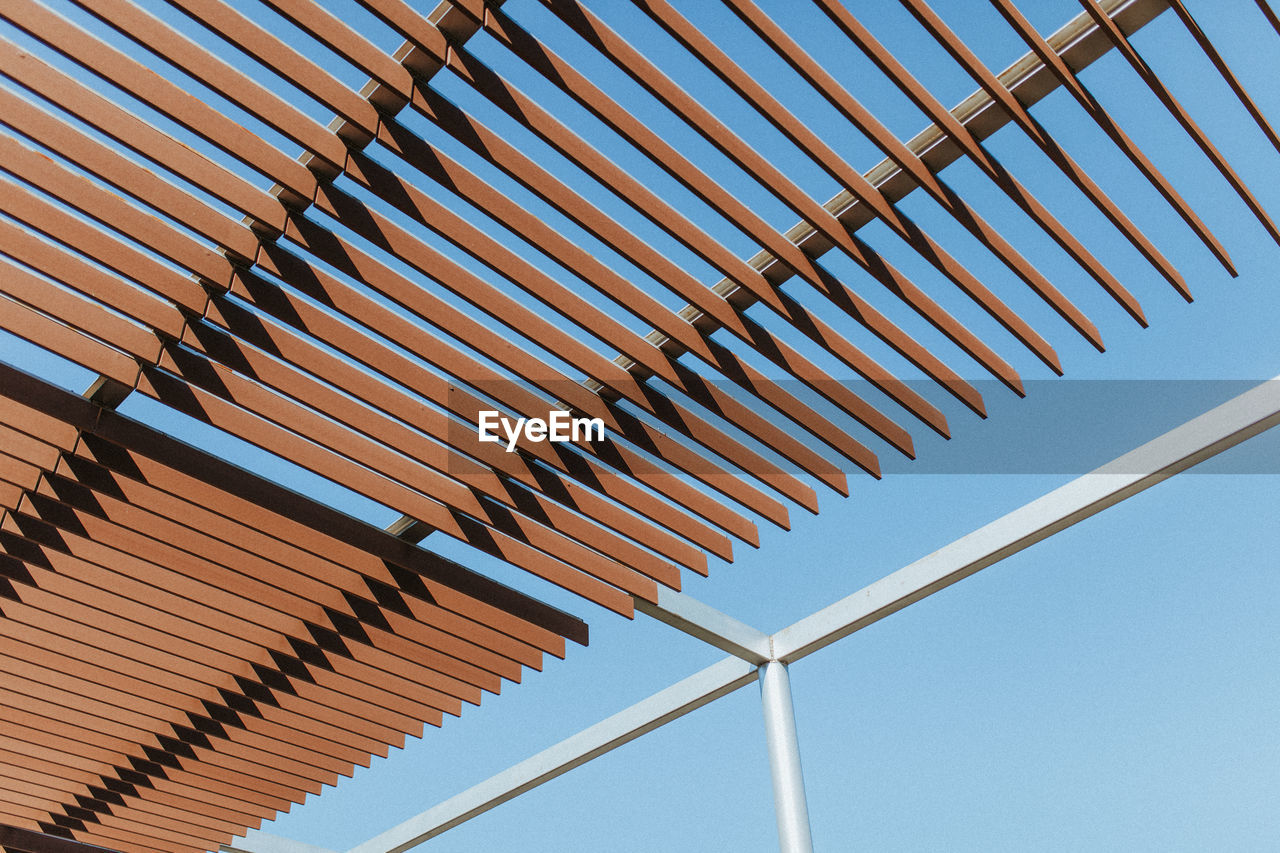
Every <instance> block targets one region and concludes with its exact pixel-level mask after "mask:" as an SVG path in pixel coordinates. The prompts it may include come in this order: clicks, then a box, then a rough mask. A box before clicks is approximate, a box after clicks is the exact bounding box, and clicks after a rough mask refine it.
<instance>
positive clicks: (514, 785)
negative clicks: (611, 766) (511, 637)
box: [348, 657, 756, 853]
mask: <svg viewBox="0 0 1280 853" xmlns="http://www.w3.org/2000/svg"><path fill="white" fill-rule="evenodd" d="M755 680H756V668H755V667H754V666H752V665H751V664H749V663H747V662H746V661H742V660H738V659H737V658H733V657H729V658H725V659H724V660H722V661H720V663H717V664H713V665H711V666H709V667H707V668H706V669H704V670H702V671H701V672H698V673H695V674H694V675H691V676H689V677H688V678H686V679H684V680H683V681H681V682H679V683H677V684H675V685H672V686H671V687H668V688H667V689H666V690H663V691H662V692H660V693H655V694H654V695H653V696H650V697H649V698H648V699H645V700H643V701H641V702H638V703H636V704H635V705H632V706H631V707H630V708H627V709H626V710H625V711H621V712H619V713H617V714H614V715H613V716H612V717H609V718H608V719H607V720H604V721H602V722H599V723H597V724H595V725H594V726H592V727H591V728H589V729H585V730H584V731H581V732H579V733H578V734H576V735H574V736H573V737H570V738H567V739H566V740H563V741H561V742H560V743H558V744H556V745H555V746H553V747H551V748H550V749H546V750H543V751H542V752H540V753H538V754H537V755H535V756H533V757H532V758H529V759H526V760H524V761H522V762H520V763H519V764H517V765H515V766H513V767H511V768H509V769H507V770H504V771H503V772H501V773H499V774H498V775H497V776H493V777H490V778H489V779H487V780H485V781H484V782H481V783H480V784H479V785H476V786H474V787H472V788H469V789H468V790H466V791H463V792H462V793H461V794H458V795H457V796H455V797H450V798H449V799H447V800H445V801H444V802H443V803H441V804H440V805H438V806H435V807H434V808H431V809H428V810H427V811H425V812H423V813H422V814H420V815H418V816H416V817H412V818H409V819H408V820H406V821H405V822H404V823H402V824H400V825H399V826H396V827H393V828H392V829H389V830H387V831H386V832H384V833H382V834H381V835H379V836H377V837H375V838H371V839H370V840H368V841H366V842H365V843H363V844H361V845H359V846H357V847H353V848H351V850H350V851H348V853H403V851H405V850H408V849H410V848H412V847H416V846H417V845H419V844H421V843H422V842H424V841H426V840H428V839H430V838H434V837H435V836H437V835H439V834H440V833H442V832H444V831H445V830H448V829H452V828H453V827H455V826H457V825H458V824H460V823H463V822H464V821H467V820H470V819H471V818H473V817H475V816H476V815H479V814H482V813H484V812H486V811H488V810H489V809H491V808H493V807H494V806H497V805H501V804H502V803H505V802H506V801H507V800H510V799H511V798H513V797H516V796H519V795H520V794H522V793H524V792H525V791H528V790H529V789H531V788H536V787H537V786H539V785H541V784H542V783H543V782H546V781H549V780H551V779H554V778H555V777H557V776H559V775H560V774H562V773H566V772H568V771H569V770H572V769H573V768H575V767H577V766H579V765H581V764H585V763H587V762H588V761H590V760H591V759H593V758H595V757H597V756H599V755H603V754H604V753H606V752H609V751H610V750H613V749H616V748H617V747H619V746H622V745H623V744H624V743H628V742H630V741H633V740H635V739H636V738H638V737H640V736H641V735H643V734H646V733H647V732H650V731H653V730H654V729H656V728H658V727H659V726H662V725H665V724H666V723H668V722H670V721H671V720H674V719H676V718H677V717H682V716H684V715H685V714H687V713H689V712H690V711H693V710H695V709H697V708H701V707H702V706H703V705H706V704H707V703H708V702H712V701H714V700H716V699H718V698H720V697H721V696H724V695H727V694H729V693H732V692H733V691H735V690H737V689H738V688H740V687H744V686H746V685H748V684H750V683H751V682H753V681H755Z"/></svg>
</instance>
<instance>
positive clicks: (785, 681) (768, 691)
mask: <svg viewBox="0 0 1280 853" xmlns="http://www.w3.org/2000/svg"><path fill="white" fill-rule="evenodd" d="M759 672H760V701H761V704H763V705H764V733H765V739H766V741H767V742H768V745H769V770H770V773H771V775H772V776H773V807H774V810H775V811H776V813H777V818H778V846H779V848H780V849H781V850H782V853H813V837H812V835H810V832H809V806H808V804H807V803H806V802H805V796H804V772H803V771H802V770H801V769H800V743H799V740H798V739H797V737H796V715H795V709H794V708H793V707H792V704H791V676H790V675H789V674H788V672H787V665H786V664H784V663H782V662H781V661H776V660H771V661H769V662H768V663H766V664H764V665H762V666H761V667H760V670H759Z"/></svg>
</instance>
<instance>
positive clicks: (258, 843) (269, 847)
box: [218, 829, 334, 853]
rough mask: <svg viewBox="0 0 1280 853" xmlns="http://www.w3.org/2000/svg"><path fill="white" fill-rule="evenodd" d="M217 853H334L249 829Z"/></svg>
mask: <svg viewBox="0 0 1280 853" xmlns="http://www.w3.org/2000/svg"><path fill="white" fill-rule="evenodd" d="M218 850H219V853H334V851H332V850H330V849H328V848H327V847H316V846H315V845H314V844H304V843H302V842H301V841H294V840H293V839H292V838H282V837H281V836H279V835H272V834H270V833H268V832H262V831H261V830H257V829H251V830H249V831H248V832H246V833H245V835H244V838H243V839H239V840H237V841H236V843H235V844H224V845H222V846H221V847H219V848H218Z"/></svg>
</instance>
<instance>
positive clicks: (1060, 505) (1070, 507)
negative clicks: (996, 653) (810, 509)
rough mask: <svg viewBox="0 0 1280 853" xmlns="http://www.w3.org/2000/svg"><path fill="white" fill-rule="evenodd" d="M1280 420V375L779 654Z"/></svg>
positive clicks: (813, 629) (819, 621) (823, 614)
mask: <svg viewBox="0 0 1280 853" xmlns="http://www.w3.org/2000/svg"><path fill="white" fill-rule="evenodd" d="M1277 424H1280V377H1276V378H1274V379H1271V380H1269V381H1267V382H1264V383H1262V384H1261V385H1259V386H1258V387H1256V388H1254V389H1252V390H1250V391H1247V392H1245V393H1244V394H1241V395H1240V396H1239V397H1235V398H1233V399H1231V400H1228V401H1227V402H1226V403H1223V404H1222V405H1221V406H1218V407H1217V408H1215V409H1211V410H1210V411H1208V412H1206V413H1205V414H1203V415H1201V416H1200V417H1198V418H1195V419H1194V420H1191V421H1188V422H1187V423H1185V424H1183V425H1182V426H1180V427H1178V428H1176V429H1173V430H1171V431H1169V432H1167V433H1165V434H1164V435H1162V436H1160V437H1159V438H1156V439H1154V440H1152V441H1149V442H1147V443H1146V444H1144V445H1142V446H1141V447H1139V448H1137V449H1136V450H1133V451H1130V452H1129V453H1126V454H1125V455H1123V456H1121V457H1119V458H1118V459H1115V460H1113V461H1112V462H1109V463H1107V464H1106V465H1104V466H1102V467H1101V468H1098V469H1097V470H1096V471H1093V472H1092V473H1089V474H1086V475H1084V476H1083V477H1079V478H1077V479H1075V480H1072V481H1071V482H1070V483H1067V484H1066V485H1065V486H1062V487H1061V488H1059V489H1055V490H1054V491H1052V492H1050V493H1049V494H1047V495H1045V496H1044V497H1042V498H1039V499H1037V500H1035V501H1032V502H1031V503H1029V504H1027V505H1026V506H1024V507H1022V508H1020V509H1017V510H1014V511H1013V512H1011V513H1009V514H1008V515H1006V516H1004V517H1003V518H1000V519H997V520H996V521H993V522H991V523H990V524H988V525H987V526H985V527H983V528H981V529H979V530H976V531H974V532H973V533H970V534H969V535H968V536H965V537H964V538H962V539H958V540H956V541H955V542H953V543H952V544H950V545H948V546H946V547H945V548H942V549H941V550H939V551H935V552H934V553H932V554H930V555H929V556H927V557H924V558H923V559H920V560H917V561H916V562H914V563H912V564H911V565H909V566H907V567H905V568H903V569H899V570H898V571H896V572H894V573H893V574H891V575H889V576H887V577H885V578H882V579H880V580H878V581H876V582H875V583H873V584H871V585H870V586H867V587H864V588H863V589H861V590H859V591H858V592H855V593H854V594H853V595H850V596H849V597H847V598H844V599H841V600H840V601H837V602H836V603H835V604H832V605H831V606H830V607H827V608H824V609H823V610H820V611H818V612H817V613H815V614H813V615H812V616H808V617H806V618H804V619H801V620H800V621H799V622H796V623H795V624H794V625H791V626H790V627H788V628H783V629H782V630H781V631H779V632H778V633H776V634H774V635H773V638H772V639H773V648H774V654H775V655H776V657H777V658H778V660H781V661H783V662H785V663H790V662H792V661H795V660H799V659H800V658H802V657H805V656H806V655H809V654H812V653H813V652H816V651H817V650H818V649H821V648H822V647H824V646H827V645H830V644H831V643H834V642H835V641H836V640H839V639H841V638H843V637H847V636H849V635H850V634H852V633H854V632H855V631H860V630H862V629H863V628H865V627H867V626H868V625H871V624H873V623H875V622H878V621H880V620H881V619H883V618H884V617H886V616H888V615H889V614H891V613H896V612H897V611H899V610H901V609H902V608H904V607H907V606H908V605H910V604H914V603H915V602H917V601H919V600H920V599H922V598H926V597H928V596H930V595H933V594H934V593H935V592H937V591H938V590H941V589H945V588H946V587H948V586H950V585H951V584H953V583H955V582H956V581H959V580H963V579H964V578H967V577H968V576H969V575H972V574H974V573H975V572H978V571H981V570H982V569H985V568H987V567H988V566H990V565H992V564H994V563H997V562H999V561H1001V560H1003V559H1005V558H1006V557H1009V556H1011V555H1013V554H1016V553H1018V552H1019V551H1021V550H1023V549H1025V548H1028V547H1030V546H1031V545H1034V544H1035V543H1037V542H1039V541H1040V540H1042V539H1046V538H1048V537H1050V536H1052V535H1053V534H1055V533H1057V532H1059V531H1061V530H1065V529H1066V528H1068V527H1070V526H1071V525H1073V524H1075V523H1077V522H1079V521H1083V520H1084V519H1086V518H1088V517H1089V516H1091V515H1096V514H1097V513H1099V512H1101V511H1102V510H1104V509H1106V508H1107V507H1109V506H1114V505H1115V504H1118V503H1120V502H1121V501H1123V500H1125V499H1126V498H1129V497H1132V496H1133V495H1136V494H1137V493H1138V492H1141V491H1144V490H1146V489H1149V488H1151V487H1152V486H1154V485H1156V484H1157V483H1159V482H1161V481H1163V480H1167V479H1168V478H1170V477H1172V476H1173V475H1174V474H1177V473H1179V472H1181V471H1185V470H1186V469H1188V468H1190V467H1191V466H1193V465H1195V464H1197V463H1199V462H1203V461H1204V460H1206V459H1208V458H1209V457H1211V456H1215V455H1217V454H1219V453H1221V452H1222V451H1224V450H1227V449H1228V448H1231V447H1234V446H1235V445H1237V444H1239V443H1240V442H1242V441H1244V440H1245V439H1248V438H1251V437H1253V436H1255V435H1257V434H1259V433H1261V432H1264V431H1266V430H1268V429H1270V428H1271V427H1274V426H1276V425H1277Z"/></svg>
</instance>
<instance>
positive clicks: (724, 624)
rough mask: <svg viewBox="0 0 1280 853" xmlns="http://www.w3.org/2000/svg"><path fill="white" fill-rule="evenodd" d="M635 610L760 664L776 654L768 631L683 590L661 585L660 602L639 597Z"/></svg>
mask: <svg viewBox="0 0 1280 853" xmlns="http://www.w3.org/2000/svg"><path fill="white" fill-rule="evenodd" d="M636 610H639V611H640V612H641V613H647V614H648V615H650V616H652V617H653V618H654V619H657V620H658V621H659V622H665V623H667V624H668V625H670V626H671V627H673V628H675V629H677V630H680V631H684V632H685V633H686V634H688V635H690V636H691V637H697V638H698V639H699V640H702V641H703V642H704V643H708V644H709V645H712V646H715V647H716V648H717V649H720V650H721V651H725V652H728V653H729V654H731V655H733V656H734V657H737V658H741V659H742V660H744V661H746V662H747V663H751V664H755V665H756V666H759V665H761V664H763V663H765V662H767V661H769V660H770V659H771V658H772V657H773V653H772V652H771V650H770V648H769V635H768V634H766V633H764V632H763V631H759V630H756V629H755V628H752V627H751V626H750V625H747V624H746V623H744V622H739V621H738V620H737V619H734V618H733V617H732V616H729V615H727V614H725V613H721V612H720V611H719V610H716V609H715V608H714V607H711V606H709V605H706V604H703V603H702V602H701V601H698V600H697V599H696V598H693V597H691V596H688V595H685V594H683V593H679V592H675V591H673V590H670V589H666V588H661V589H659V590H658V603H657V604H653V603H651V602H648V601H642V600H640V599H639V598H637V599H636Z"/></svg>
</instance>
